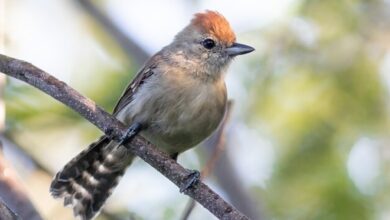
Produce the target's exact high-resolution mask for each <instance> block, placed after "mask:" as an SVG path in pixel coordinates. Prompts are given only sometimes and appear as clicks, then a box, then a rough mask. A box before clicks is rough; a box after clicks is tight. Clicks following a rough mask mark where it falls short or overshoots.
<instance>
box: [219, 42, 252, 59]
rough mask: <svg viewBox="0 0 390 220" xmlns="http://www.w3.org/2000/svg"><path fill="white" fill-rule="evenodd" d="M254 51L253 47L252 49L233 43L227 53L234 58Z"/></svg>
mask: <svg viewBox="0 0 390 220" xmlns="http://www.w3.org/2000/svg"><path fill="white" fill-rule="evenodd" d="M254 50H255V48H253V47H250V46H248V45H245V44H239V43H233V44H232V46H230V47H228V48H226V49H225V51H226V53H227V54H228V55H229V56H232V57H234V56H237V55H242V54H246V53H250V52H252V51H254Z"/></svg>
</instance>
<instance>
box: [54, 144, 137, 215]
mask: <svg viewBox="0 0 390 220" xmlns="http://www.w3.org/2000/svg"><path fill="white" fill-rule="evenodd" d="M133 157H134V156H133V155H132V154H130V153H129V152H128V150H126V149H125V148H124V147H122V146H120V147H117V146H116V144H115V143H114V142H113V141H110V140H109V139H108V138H107V137H106V136H103V137H101V138H100V139H99V140H98V141H97V142H95V143H93V144H91V145H90V146H89V147H88V149H86V150H84V151H83V152H81V153H80V154H79V155H77V156H76V157H75V158H73V159H72V160H71V161H70V162H69V163H68V164H66V165H65V167H64V168H63V169H62V170H61V171H60V172H58V173H57V175H56V176H55V177H54V180H53V181H52V183H51V186H50V192H51V194H52V196H53V197H54V198H63V199H64V205H65V206H68V205H70V206H72V207H73V213H74V216H75V217H79V218H81V219H83V220H87V219H91V218H93V217H94V216H95V215H96V213H97V212H99V210H100V209H101V207H102V206H103V204H104V202H105V201H106V199H107V198H108V196H110V194H111V192H112V191H113V189H114V188H115V186H116V185H117V184H118V182H119V179H120V177H121V176H122V175H123V173H124V172H125V170H126V167H127V166H128V165H129V164H130V163H131V161H132V159H133Z"/></svg>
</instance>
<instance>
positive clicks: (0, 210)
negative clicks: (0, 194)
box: [0, 198, 21, 220]
mask: <svg viewBox="0 0 390 220" xmlns="http://www.w3.org/2000/svg"><path fill="white" fill-rule="evenodd" d="M0 219H6V220H21V219H20V218H19V216H18V215H16V214H15V212H13V211H12V210H11V209H10V208H9V207H8V206H7V205H6V204H5V202H4V201H3V200H2V199H1V198H0Z"/></svg>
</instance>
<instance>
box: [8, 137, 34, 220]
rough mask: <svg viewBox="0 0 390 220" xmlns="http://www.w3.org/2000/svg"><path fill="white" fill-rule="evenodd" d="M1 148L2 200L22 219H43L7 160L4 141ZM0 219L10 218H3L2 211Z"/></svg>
mask: <svg viewBox="0 0 390 220" xmlns="http://www.w3.org/2000/svg"><path fill="white" fill-rule="evenodd" d="M0 148H1V150H0V198H1V199H0V201H1V202H3V203H4V205H5V204H7V205H8V207H9V208H11V209H12V210H13V211H15V213H17V214H18V215H19V216H20V217H21V218H22V219H31V220H41V219H42V218H41V216H40V215H39V213H38V211H37V210H36V209H35V207H34V205H33V204H32V203H31V201H30V199H29V198H28V196H27V195H26V190H25V188H24V187H23V186H22V184H21V183H20V180H19V178H18V176H17V175H16V172H15V171H14V169H13V167H12V166H11V165H10V164H9V163H8V161H6V160H5V158H4V155H3V153H2V143H0ZM2 200H4V201H2ZM2 209H3V208H2ZM4 210H5V209H4ZM4 210H1V211H4ZM6 213H7V212H6ZM0 219H8V218H3V217H2V213H0Z"/></svg>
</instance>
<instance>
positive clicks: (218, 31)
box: [191, 10, 236, 44]
mask: <svg viewBox="0 0 390 220" xmlns="http://www.w3.org/2000/svg"><path fill="white" fill-rule="evenodd" d="M191 24H192V25H194V26H195V27H197V28H199V29H200V30H201V31H203V32H205V33H209V34H211V35H213V36H214V37H216V38H217V39H218V40H220V41H222V42H225V43H227V44H232V43H234V42H235V40H236V35H235V34H234V32H233V30H232V28H231V27H230V24H229V22H228V21H227V20H226V18H225V17H224V16H222V15H221V14H219V13H218V12H216V11H210V10H207V11H206V12H204V13H197V14H195V17H194V18H193V19H192V20H191Z"/></svg>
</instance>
